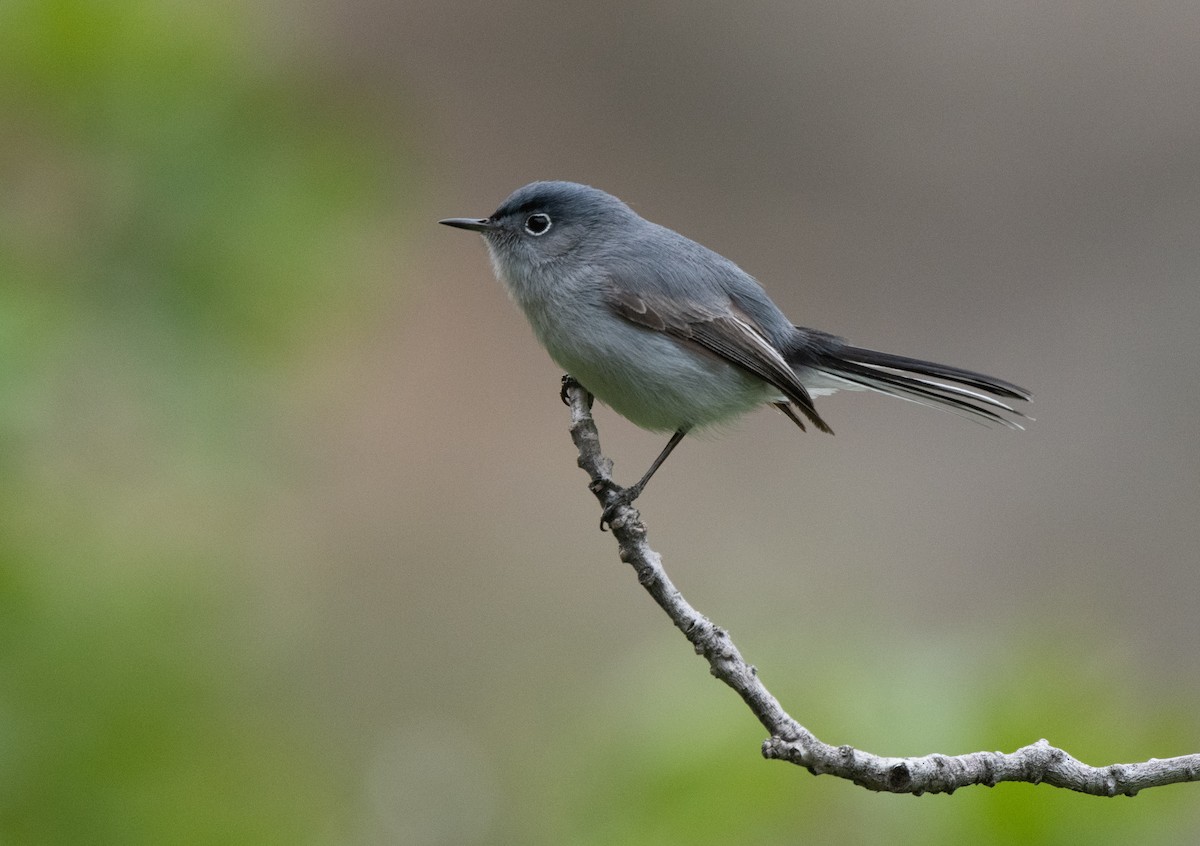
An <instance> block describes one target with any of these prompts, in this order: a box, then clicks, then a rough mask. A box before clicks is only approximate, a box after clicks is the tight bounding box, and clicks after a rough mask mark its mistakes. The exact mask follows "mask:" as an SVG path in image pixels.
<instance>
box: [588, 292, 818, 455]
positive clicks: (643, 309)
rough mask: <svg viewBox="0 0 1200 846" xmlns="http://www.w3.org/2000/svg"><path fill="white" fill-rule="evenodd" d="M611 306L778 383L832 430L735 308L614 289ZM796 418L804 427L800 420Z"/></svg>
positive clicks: (809, 414) (642, 323) (641, 323)
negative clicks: (723, 309)
mask: <svg viewBox="0 0 1200 846" xmlns="http://www.w3.org/2000/svg"><path fill="white" fill-rule="evenodd" d="M609 302H610V305H611V306H612V308H613V311H615V312H616V313H617V314H618V315H620V316H621V317H623V318H625V319H626V320H628V321H630V322H631V323H636V324H637V325H638V326H643V327H645V328H647V329H651V330H653V331H655V332H662V333H664V334H666V335H670V336H671V337H673V338H677V339H678V340H680V341H682V342H684V343H692V344H696V345H698V346H700V347H703V348H704V349H706V350H708V351H709V352H712V353H715V354H716V355H718V356H720V357H721V358H723V359H725V360H726V361H728V362H729V363H730V364H734V365H736V366H738V367H740V368H742V369H743V370H745V371H746V372H747V373H752V374H753V375H755V376H757V377H758V378H760V379H762V380H763V381H764V382H767V383H769V384H771V385H774V386H775V387H776V388H778V389H779V390H780V392H781V393H782V394H783V395H784V396H785V397H787V398H788V399H789V400H790V401H791V402H792V403H794V404H795V406H796V407H797V408H799V409H800V411H801V412H803V413H804V416H805V417H807V418H808V419H809V420H811V421H812V423H813V425H814V426H816V427H817V428H818V429H820V430H821V431H822V432H830V433H832V432H833V430H832V429H830V428H829V425H828V424H827V423H826V422H825V421H824V420H822V419H821V416H820V415H819V414H817V410H816V408H815V407H814V406H813V401H812V397H811V396H809V393H808V389H806V388H805V387H804V385H803V384H802V383H801V382H800V380H799V379H798V378H797V377H796V373H795V371H794V370H792V368H791V367H790V366H789V365H788V363H787V362H786V361H784V359H783V356H782V355H780V353H779V351H778V350H776V349H775V347H774V346H772V345H771V342H770V341H769V340H767V338H766V336H764V335H763V333H762V332H761V331H760V330H759V329H758V327H757V326H755V325H754V322H753V321H752V320H751V319H750V318H749V316H747V315H746V314H744V313H742V312H741V310H740V309H735V308H734V306H733V305H732V304H731V305H730V306H729V309H728V310H725V311H720V312H718V311H716V310H715V309H710V308H706V307H705V306H702V305H699V304H696V303H687V304H681V303H679V302H678V301H676V300H672V299H668V298H666V297H653V296H648V295H646V294H635V293H632V292H629V291H613V292H612V294H611V297H610V301H609ZM789 416H790V415H789ZM792 419H793V420H795V421H796V422H797V423H798V424H799V423H800V421H799V419H798V418H796V417H792ZM801 428H804V427H803V424H801Z"/></svg>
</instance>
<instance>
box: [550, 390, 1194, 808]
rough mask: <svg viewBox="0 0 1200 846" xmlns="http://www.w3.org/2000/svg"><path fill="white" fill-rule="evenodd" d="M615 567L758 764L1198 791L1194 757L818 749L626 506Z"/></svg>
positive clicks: (595, 437)
mask: <svg viewBox="0 0 1200 846" xmlns="http://www.w3.org/2000/svg"><path fill="white" fill-rule="evenodd" d="M563 399H564V400H566V401H567V402H568V404H569V405H570V408H571V439H572V440H573V441H574V442H575V447H576V449H578V450H579V466H580V467H581V468H582V469H583V470H584V471H586V472H587V474H588V476H590V477H591V480H592V481H591V485H590V486H589V487H590V488H591V490H592V492H593V493H594V494H595V495H596V497H597V498H598V499H599V500H600V503H601V505H602V506H603V507H608V506H609V505H610V504H612V503H614V502H615V501H616V498H617V495H618V493H619V491H620V489H619V488H618V487H617V486H616V485H615V483H613V481H612V475H611V474H612V462H611V461H610V460H609V459H607V458H605V457H604V455H603V454H602V453H601V451H600V435H599V432H597V430H596V424H595V422H594V421H593V419H592V413H591V397H590V396H589V395H588V393H587V391H585V390H584V389H583V388H581V387H579V386H578V385H575V384H573V383H564V387H563ZM610 525H611V528H612V533H613V536H614V537H615V538H616V539H617V543H618V545H619V551H620V556H621V560H622V561H624V562H625V563H626V564H629V565H631V566H632V567H633V569H634V570H635V571H636V572H637V576H638V581H639V582H640V583H641V584H642V587H644V588H645V589H646V590H647V591H648V592H649V593H650V595H651V596H652V597H654V601H655V602H657V603H658V604H659V606H660V607H661V608H662V609H663V610H664V611H666V612H667V616H669V617H670V618H671V621H672V622H673V623H675V626H676V627H677V628H678V629H679V630H680V631H681V632H683V634H684V636H685V637H686V638H687V639H688V640H689V641H690V642H691V644H692V646H693V647H694V648H695V650H696V652H697V654H700V655H703V656H704V658H705V659H706V660H707V661H708V664H709V667H710V670H711V672H712V674H713V675H714V676H716V677H717V678H718V679H720V680H721V681H723V682H725V684H727V685H729V686H730V687H731V688H733V689H734V690H735V691H736V692H737V694H738V695H739V696H740V697H742V700H743V701H744V702H745V703H746V705H747V706H748V707H749V708H750V710H751V712H752V713H753V714H754V716H756V717H758V720H759V722H761V723H762V724H763V726H764V727H765V728H766V730H767V731H768V732H770V734H771V737H770V738H769V739H768V740H766V741H765V742H764V743H763V746H762V753H763V757H765V758H775V759H778V760H781V761H791V762H792V763H793V764H799V765H800V766H802V767H805V768H806V769H807V770H808V771H809V772H810V773H812V774H813V775H822V774H826V773H828V774H830V775H836V776H839V777H841V778H845V779H849V780H850V781H853V782H854V783H855V784H857V785H859V786H860V787H865V788H867V789H868V790H877V791H887V792H890V793H912V794H915V795H920V794H922V793H952V792H954V791H955V790H957V789H958V788H960V787H966V786H968V785H974V784H984V785H987V786H988V787H992V786H994V785H996V784H999V783H1000V782H1002V781H1021V782H1029V783H1031V784H1049V785H1053V786H1054V787H1065V788H1067V789H1069V790H1076V791H1078V792H1080V793H1087V794H1090V795H1092V796H1117V795H1124V796H1133V795H1135V794H1136V793H1137V792H1138V791H1139V790H1144V789H1145V788H1147V787H1158V786H1161V785H1164V784H1175V783H1177V782H1184V781H1200V754H1193V755H1182V756H1180V757H1178V758H1166V759H1161V760H1159V759H1154V758H1151V759H1150V760H1149V761H1143V762H1141V763H1136V764H1111V765H1109V766H1107V767H1091V766H1088V765H1087V764H1083V763H1081V762H1079V761H1077V760H1075V758H1073V757H1071V756H1070V755H1068V754H1067V753H1066V752H1064V751H1063V750H1061V749H1058V748H1056V747H1054V746H1051V745H1050V743H1049V742H1048V741H1046V740H1039V741H1037V742H1036V743H1032V744H1030V745H1028V746H1023V747H1021V748H1020V749H1018V750H1016V751H1015V752H1009V753H1007V754H1006V753H1003V752H970V753H967V754H965V755H940V754H936V753H935V754H931V755H925V756H922V757H919V758H885V757H881V756H879V755H873V754H871V753H869V752H863V751H861V750H859V749H855V748H854V747H852V746H830V745H829V744H827V743H823V742H822V741H821V740H819V739H817V738H816V737H815V736H814V735H813V734H812V732H810V731H809V730H808V729H806V728H805V727H804V726H802V725H800V723H798V722H797V721H796V720H794V719H793V718H792V717H791V716H789V715H788V713H787V712H786V711H784V710H783V706H781V705H780V704H779V701H778V700H777V699H776V698H775V697H774V696H772V695H771V692H770V691H768V690H767V688H766V686H765V685H763V683H762V681H760V680H759V678H758V674H757V672H756V670H755V668H754V667H753V666H751V665H750V664H747V663H746V661H745V659H743V658H742V655H741V653H740V652H739V651H738V648H737V646H735V645H734V643H733V641H732V640H731V639H730V637H729V633H728V632H726V631H725V630H724V629H722V628H719V627H718V626H715V625H713V623H712V622H711V621H710V620H709V619H708V618H706V617H704V616H703V615H702V614H700V612H698V611H697V610H696V609H695V608H693V607H692V606H691V605H690V604H689V603H688V601H687V600H686V599H684V598H683V595H682V594H681V593H680V592H679V590H678V589H676V587H675V585H673V584H672V583H671V580H670V578H668V576H667V573H666V570H664V569H663V566H662V559H661V558H660V556H659V555H658V553H657V552H655V551H654V550H653V549H651V548H650V545H649V544H648V543H647V542H646V527H645V526H644V525H643V524H642V522H641V515H640V514H638V512H637V510H636V509H635V508H633V507H632V506H630V505H625V506H621V507H618V508H617V509H616V512H615V514H614V515H613V519H612V522H611V524H610Z"/></svg>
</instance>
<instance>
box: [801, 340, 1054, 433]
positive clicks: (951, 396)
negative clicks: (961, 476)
mask: <svg viewBox="0 0 1200 846" xmlns="http://www.w3.org/2000/svg"><path fill="white" fill-rule="evenodd" d="M797 329H798V330H799V334H798V337H797V345H796V347H795V348H794V351H793V352H792V354H791V355H790V356H789V357H788V361H789V363H790V364H792V365H793V366H794V367H796V368H798V369H799V368H803V369H807V370H809V371H814V372H815V373H816V374H818V375H819V376H822V377H825V379H827V380H830V381H831V383H832V384H831V387H836V386H837V383H838V382H841V383H844V384H843V386H844V387H845V388H847V389H858V390H863V389H866V390H871V391H877V392H879V393H881V394H888V395H890V396H894V397H899V398H900V399H906V400H909V401H910V402H915V403H919V404H920V405H925V406H929V407H931V408H941V409H944V410H946V411H950V412H952V413H954V414H958V415H960V416H962V417H966V418H968V419H972V420H976V421H978V422H981V423H999V424H1000V425H1002V426H1007V427H1009V428H1010V429H1023V428H1025V427H1024V426H1022V425H1021V424H1020V423H1019V422H1018V420H1030V419H1032V418H1030V417H1029V416H1028V415H1026V414H1024V413H1023V412H1021V411H1018V410H1017V409H1015V408H1013V407H1012V406H1011V405H1009V404H1008V403H1007V402H1005V401H1004V400H1028V399H1030V397H1031V395H1030V393H1029V391H1027V390H1025V389H1024V388H1022V387H1020V386H1019V385H1014V384H1013V383H1012V382H1006V381H1005V380H1003V379H997V378H995V377H994V376H987V375H985V374H983V373H976V372H975V371H973V370H964V369H962V368H960V367H950V366H949V365H946V364H937V363H935V362H932V361H922V360H921V359H918V358H908V357H907V356H902V355H893V354H891V353H885V352H879V351H877V350H868V349H863V348H862V347H852V346H850V345H849V344H847V343H846V342H845V341H842V340H841V339H840V338H836V337H834V336H832V335H826V334H825V333H823V332H816V331H814V330H811V329H802V328H800V327H797ZM1006 415H1011V417H1015V418H1017V420H1013V419H1011V418H1010V416H1006Z"/></svg>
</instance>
